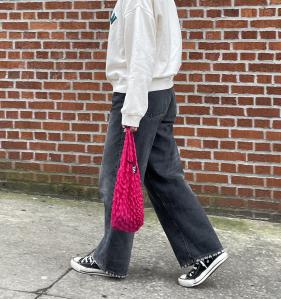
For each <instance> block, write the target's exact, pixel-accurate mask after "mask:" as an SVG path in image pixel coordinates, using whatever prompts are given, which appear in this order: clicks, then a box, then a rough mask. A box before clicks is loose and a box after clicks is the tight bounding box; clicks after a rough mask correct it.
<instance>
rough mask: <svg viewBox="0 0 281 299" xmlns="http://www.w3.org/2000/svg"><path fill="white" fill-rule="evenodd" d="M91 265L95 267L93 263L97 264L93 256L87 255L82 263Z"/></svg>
mask: <svg viewBox="0 0 281 299" xmlns="http://www.w3.org/2000/svg"><path fill="white" fill-rule="evenodd" d="M85 262H86V263H88V262H89V263H90V264H91V265H93V263H94V262H95V260H94V258H93V257H92V256H91V255H87V256H85V257H84V258H83V259H82V260H81V263H85Z"/></svg>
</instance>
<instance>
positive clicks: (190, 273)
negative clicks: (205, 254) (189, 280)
mask: <svg viewBox="0 0 281 299" xmlns="http://www.w3.org/2000/svg"><path fill="white" fill-rule="evenodd" d="M200 264H201V265H202V266H204V267H205V268H206V269H207V268H208V267H207V266H206V265H205V263H204V262H203V261H199V262H197V263H195V264H194V266H193V268H192V269H191V270H190V272H189V273H188V275H189V276H190V277H191V276H192V275H193V274H194V273H195V270H197V269H198V266H199V265H200Z"/></svg>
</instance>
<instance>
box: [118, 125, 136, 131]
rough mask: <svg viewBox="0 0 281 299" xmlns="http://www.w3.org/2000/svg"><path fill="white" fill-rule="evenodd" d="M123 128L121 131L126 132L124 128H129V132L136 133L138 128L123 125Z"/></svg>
mask: <svg viewBox="0 0 281 299" xmlns="http://www.w3.org/2000/svg"><path fill="white" fill-rule="evenodd" d="M122 127H123V129H124V130H123V131H124V132H126V130H125V128H126V127H127V128H130V129H131V132H136V131H137V130H138V127H130V126H125V125H122Z"/></svg>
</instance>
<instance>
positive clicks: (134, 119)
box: [122, 114, 142, 127]
mask: <svg viewBox="0 0 281 299" xmlns="http://www.w3.org/2000/svg"><path fill="white" fill-rule="evenodd" d="M141 119H142V116H139V115H130V114H122V125H124V126H130V127H138V126H139V123H140V120H141Z"/></svg>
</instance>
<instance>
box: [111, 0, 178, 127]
mask: <svg viewBox="0 0 281 299" xmlns="http://www.w3.org/2000/svg"><path fill="white" fill-rule="evenodd" d="M181 57H182V36H181V28H180V22H179V18H178V13H177V7H176V5H175V2H174V0H118V1H117V2H116V5H115V7H114V9H113V11H112V14H111V17H110V30H109V36H108V47H107V57H106V78H107V80H108V81H109V82H110V83H111V85H112V86H113V92H122V93H126V96H125V99H124V104H123V107H122V109H121V113H122V125H126V126H133V127H138V126H139V122H140V120H141V118H142V117H143V116H144V115H145V113H146V111H147V109H148V92H149V91H153V90H162V89H168V88H171V87H172V86H173V85H174V82H173V78H174V76H175V75H176V74H177V73H178V71H179V69H180V67H181V64H182V61H181Z"/></svg>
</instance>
